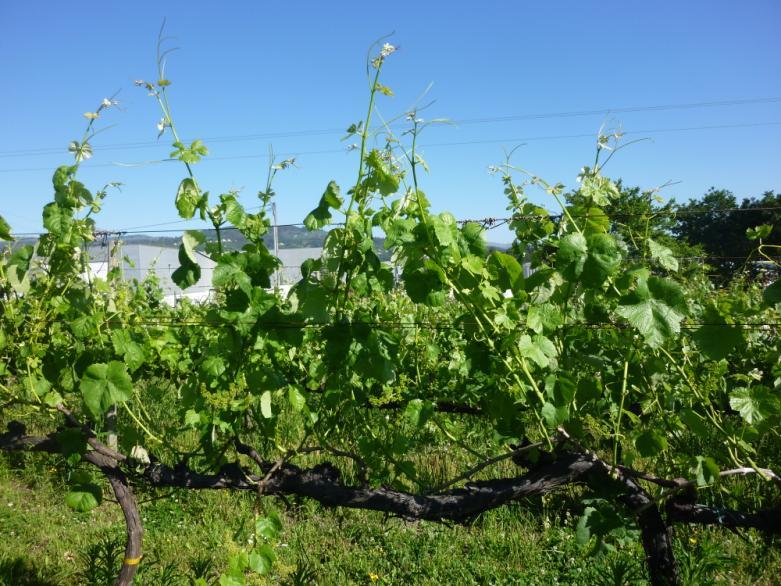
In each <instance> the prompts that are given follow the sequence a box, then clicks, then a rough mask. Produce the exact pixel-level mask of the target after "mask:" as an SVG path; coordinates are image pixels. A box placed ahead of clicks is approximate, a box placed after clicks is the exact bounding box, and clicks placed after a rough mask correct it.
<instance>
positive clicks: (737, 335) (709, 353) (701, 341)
mask: <svg viewBox="0 0 781 586" xmlns="http://www.w3.org/2000/svg"><path fill="white" fill-rule="evenodd" d="M692 337H693V338H694V341H695V343H696V344H697V347H698V348H699V349H700V351H701V352H702V353H703V354H704V355H705V356H706V357H707V358H710V359H711V360H721V359H722V358H726V357H727V356H729V353H730V352H732V350H733V348H735V347H736V346H738V345H739V344H741V343H742V342H743V332H742V330H741V329H740V328H738V327H735V326H730V325H728V324H727V323H724V324H706V325H704V326H702V327H700V328H698V329H697V330H696V331H695V332H694V333H693V334H692Z"/></svg>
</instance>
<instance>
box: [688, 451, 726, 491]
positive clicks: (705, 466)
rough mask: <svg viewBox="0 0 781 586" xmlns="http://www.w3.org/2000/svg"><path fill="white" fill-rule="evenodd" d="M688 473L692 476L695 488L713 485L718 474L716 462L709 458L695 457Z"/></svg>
mask: <svg viewBox="0 0 781 586" xmlns="http://www.w3.org/2000/svg"><path fill="white" fill-rule="evenodd" d="M689 471H690V472H691V473H692V474H694V478H695V480H696V481H697V486H708V485H710V484H713V483H714V482H716V481H717V480H718V478H719V472H720V470H719V467H718V465H717V464H716V461H715V460H714V459H713V458H711V457H710V456H697V457H696V458H695V460H694V465H693V466H692V467H691V468H689Z"/></svg>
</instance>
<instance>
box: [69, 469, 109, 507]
mask: <svg viewBox="0 0 781 586" xmlns="http://www.w3.org/2000/svg"><path fill="white" fill-rule="evenodd" d="M102 501H103V489H102V488H101V487H100V486H98V485H97V484H95V483H94V482H92V477H91V476H90V475H89V474H88V473H86V472H83V471H77V472H74V473H73V474H72V475H71V480H70V487H69V490H68V492H67V493H66V494H65V504H66V505H68V507H70V508H71V509H73V510H74V511H78V512H79V513H86V512H87V511H91V510H92V509H94V508H95V507H97V506H99V505H100V503H101V502H102Z"/></svg>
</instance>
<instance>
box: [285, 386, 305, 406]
mask: <svg viewBox="0 0 781 586" xmlns="http://www.w3.org/2000/svg"><path fill="white" fill-rule="evenodd" d="M287 400H288V402H289V403H290V406H291V407H292V408H293V411H301V410H302V409H303V408H304V407H306V397H305V396H304V393H302V392H301V389H300V388H299V387H297V386H296V385H288V387H287Z"/></svg>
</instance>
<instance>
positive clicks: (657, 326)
mask: <svg viewBox="0 0 781 586" xmlns="http://www.w3.org/2000/svg"><path fill="white" fill-rule="evenodd" d="M616 312H617V313H618V315H620V316H622V317H623V318H625V319H626V320H627V321H628V322H629V323H630V324H631V325H632V326H634V327H635V328H637V330H638V331H639V332H640V333H641V334H642V335H643V337H644V338H645V341H646V343H647V344H648V345H649V346H651V347H652V348H657V347H659V346H661V345H662V343H663V342H664V341H665V340H666V339H668V338H671V337H672V336H675V335H677V334H678V333H680V331H681V321H683V318H684V317H685V315H686V313H687V308H686V299H685V297H684V295H683V291H682V290H681V287H680V286H679V285H678V284H677V283H675V282H673V281H670V280H669V279H663V278H661V277H655V276H654V277H649V278H648V279H645V278H642V279H640V280H639V281H638V284H637V287H636V289H635V290H634V291H633V292H632V293H630V294H629V295H627V296H626V297H624V298H623V299H622V300H621V305H619V307H618V308H617V309H616Z"/></svg>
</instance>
